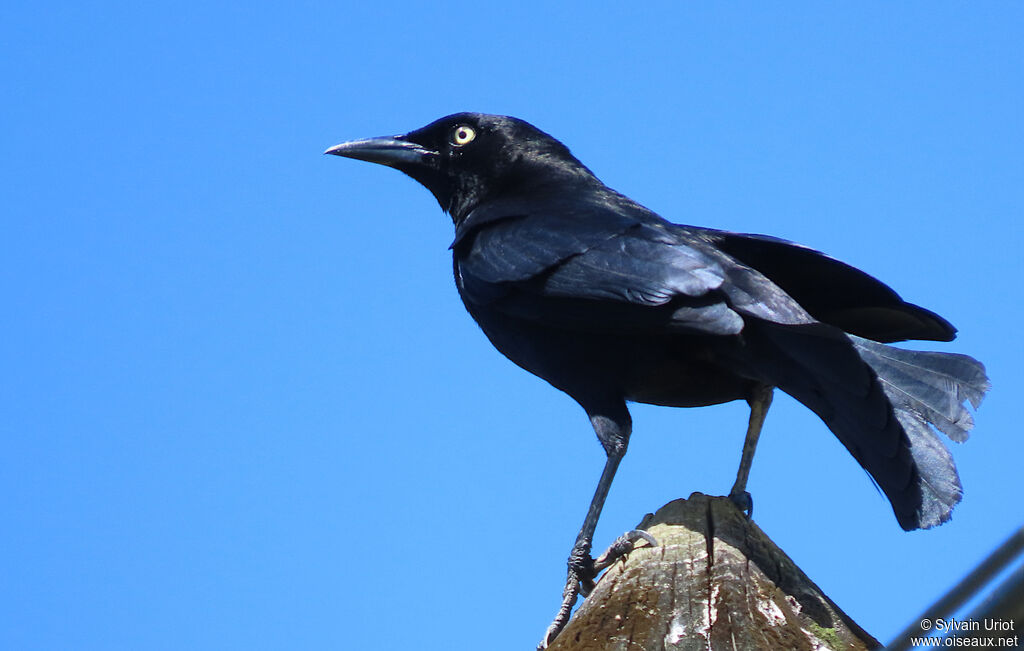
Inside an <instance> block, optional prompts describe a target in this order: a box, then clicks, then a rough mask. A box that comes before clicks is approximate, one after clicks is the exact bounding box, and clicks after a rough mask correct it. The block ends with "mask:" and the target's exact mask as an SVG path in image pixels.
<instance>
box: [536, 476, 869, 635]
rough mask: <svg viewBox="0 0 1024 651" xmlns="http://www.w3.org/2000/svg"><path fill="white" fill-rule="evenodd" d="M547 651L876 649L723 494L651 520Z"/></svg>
mask: <svg viewBox="0 0 1024 651" xmlns="http://www.w3.org/2000/svg"><path fill="white" fill-rule="evenodd" d="M639 528H641V529H644V530H645V531H648V532H650V533H651V535H653V536H654V537H655V538H656V539H657V540H658V543H659V544H658V546H657V547H650V546H648V545H647V543H645V542H641V543H639V544H640V545H641V546H639V547H637V549H635V550H633V551H632V552H631V553H630V554H629V555H628V556H627V557H625V558H624V559H623V560H620V561H618V562H616V563H615V564H614V565H612V566H611V567H610V568H608V570H607V571H606V572H605V574H604V575H603V576H602V577H601V580H600V581H599V582H598V584H597V587H596V588H595V589H594V591H593V592H592V593H591V595H590V596H589V597H588V598H587V599H586V600H585V601H584V602H583V604H582V605H581V606H580V608H579V610H578V611H577V612H576V614H575V615H574V616H573V618H572V621H570V622H569V625H568V626H567V627H566V628H565V630H564V631H562V633H561V635H559V636H558V638H557V639H555V641H554V643H552V645H551V646H550V647H549V648H550V650H551V651H570V650H571V651H619V650H622V651H626V650H631V651H633V650H637V649H643V650H644V651H660V650H663V649H664V650H666V651H667V650H675V649H687V650H689V649H701V650H707V649H712V650H717V649H730V650H732V649H740V650H744V649H751V650H757V651H762V650H765V649H767V650H771V649H787V650H788V649H794V650H800V649H806V650H808V651H811V650H815V649H823V648H824V649H843V650H847V649H875V648H879V647H880V646H881V645H880V644H879V643H878V641H877V640H875V639H874V638H873V637H871V636H870V635H868V634H867V633H866V632H864V630H863V629H861V628H860V627H859V626H857V624H856V623H854V621H853V620H851V619H850V618H849V617H847V616H846V614H845V613H843V611H841V610H840V609H839V607H838V606H836V605H835V604H834V603H832V600H831V599H829V598H828V597H826V596H825V595H824V594H822V592H821V590H819V589H818V586H816V585H814V583H813V582H812V581H811V580H810V579H808V578H807V576H806V575H805V574H804V573H803V572H801V571H800V569H799V568H798V567H797V566H796V565H795V564H794V563H793V561H791V560H790V559H789V557H788V556H786V554H784V553H783V552H782V550H781V549H779V548H778V547H776V546H775V544H774V543H773V542H772V541H771V540H769V539H768V536H766V535H765V534H764V532H763V531H761V529H760V528H759V527H758V526H757V525H756V524H754V523H753V522H752V521H750V520H749V519H747V517H746V516H745V515H744V514H743V513H742V512H741V511H740V510H739V509H738V508H736V506H734V505H733V503H732V502H730V501H729V500H728V498H725V497H709V496H707V495H703V494H701V493H694V494H693V495H691V496H690V498H689V499H687V500H676V501H674V502H670V503H668V504H666V505H665V506H663V507H662V508H661V509H660V510H659V511H658V512H657V513H655V514H654V515H648V516H647V517H646V518H644V521H643V522H641V523H640V526H639Z"/></svg>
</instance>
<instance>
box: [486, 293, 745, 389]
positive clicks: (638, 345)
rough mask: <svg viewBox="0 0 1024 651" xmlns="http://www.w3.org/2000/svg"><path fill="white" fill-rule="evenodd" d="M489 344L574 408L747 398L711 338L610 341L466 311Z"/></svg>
mask: <svg viewBox="0 0 1024 651" xmlns="http://www.w3.org/2000/svg"><path fill="white" fill-rule="evenodd" d="M471 313H472V314H473V316H474V318H475V319H476V320H477V322H478V323H479V324H480V326H481V327H482V329H483V330H484V332H485V333H486V334H487V336H488V338H489V339H490V340H491V343H493V344H494V346H495V347H496V348H497V349H498V350H500V351H501V352H502V353H504V354H505V356H506V357H508V358H509V359H511V360H512V361H513V362H515V363H516V364H518V365H519V366H520V367H522V368H524V369H526V370H527V371H529V372H531V373H533V374H534V375H537V376H539V377H541V378H543V379H545V380H547V381H548V382H550V383H551V384H552V385H554V386H555V387H557V388H559V389H561V390H562V391H565V392H566V393H568V394H569V395H571V396H573V397H574V398H577V399H578V400H579V399H580V398H581V397H582V396H585V395H588V394H594V393H599V394H602V395H618V396H621V397H622V398H624V399H626V400H630V401H633V402H642V403H647V404H653V405H662V406H666V407H702V406H706V405H715V404H720V403H723V402H730V401H732V400H739V399H744V398H746V397H747V396H749V395H750V393H751V390H752V387H753V386H754V385H755V384H756V383H755V382H754V381H753V380H751V379H749V378H746V377H743V376H740V375H738V374H736V373H735V372H733V371H732V370H731V369H730V368H729V366H728V365H726V364H725V363H724V362H723V361H722V359H721V357H720V356H719V354H718V353H719V352H720V350H721V349H722V348H723V347H728V346H731V345H734V343H732V342H731V338H729V337H718V336H679V335H673V336H664V337H659V336H654V337H649V336H643V337H638V336H635V335H625V336H616V335H610V334H594V333H580V332H568V331H564V330H557V329H549V328H544V327H542V326H537V325H536V324H529V323H524V322H522V321H517V320H515V319H509V318H501V319H493V320H492V319H491V318H489V317H491V316H492V315H491V314H489V313H487V312H486V311H475V310H471Z"/></svg>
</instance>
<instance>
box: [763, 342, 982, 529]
mask: <svg viewBox="0 0 1024 651" xmlns="http://www.w3.org/2000/svg"><path fill="white" fill-rule="evenodd" d="M749 334H750V340H749V341H750V344H751V345H757V346H760V345H766V346H770V347H771V349H772V352H771V353H770V354H769V355H767V356H766V358H767V359H771V360H773V363H772V365H771V367H765V368H761V369H759V370H758V371H755V372H758V373H759V375H760V376H761V377H762V378H763V379H764V381H766V382H769V381H770V382H771V383H773V384H774V385H775V386H778V387H779V388H780V389H782V390H783V391H785V392H787V393H789V394H790V395H792V396H793V397H794V398H796V399H797V400H799V401H800V402H802V403H803V404H804V405H806V406H807V407H808V408H810V409H811V410H812V411H814V412H815V413H817V414H818V416H819V417H821V419H822V420H823V421H825V424H827V425H828V427H829V429H831V430H832V432H833V433H835V435H836V437H837V438H838V439H839V440H840V441H841V442H842V443H843V445H844V446H846V449H847V450H849V451H850V453H851V454H852V455H853V456H854V458H855V459H857V461H858V462H859V463H860V465H861V466H862V467H863V468H864V469H865V470H866V471H867V472H868V474H869V475H871V478H872V480H873V481H874V482H875V483H876V485H877V486H878V487H879V488H880V489H881V490H882V492H883V493H885V495H886V497H888V499H889V503H890V504H891V505H892V508H893V512H894V513H895V515H896V519H897V520H898V521H899V523H900V526H901V527H903V528H904V529H907V530H911V529H919V528H925V529H927V528H930V527H934V526H936V525H939V524H942V523H943V522H945V521H947V520H949V518H950V515H951V513H952V510H953V507H954V506H955V505H956V504H957V503H958V502H959V501H960V498H961V496H962V494H963V490H962V488H961V485H960V478H959V476H958V475H957V471H956V465H955V464H954V463H953V458H952V456H951V455H950V453H949V451H948V450H947V449H946V447H945V445H943V443H942V441H941V439H940V438H939V437H938V435H937V434H936V433H935V431H934V430H933V429H932V427H933V426H934V428H936V429H938V430H939V431H942V432H943V433H945V434H946V435H947V436H949V438H951V439H952V440H954V441H964V440H966V439H967V436H968V432H969V430H970V429H971V427H972V426H973V419H972V418H971V415H970V413H968V411H967V410H966V408H965V407H964V404H963V403H964V402H965V401H966V402H970V403H971V405H972V406H974V407H975V408H976V407H977V406H978V405H979V404H980V403H981V400H982V398H983V396H984V394H985V392H986V391H987V390H988V388H989V382H988V378H987V377H986V376H985V368H984V366H982V365H981V363H979V362H978V361H976V360H974V359H972V358H970V357H967V356H966V355H956V354H951V353H936V352H920V351H912V350H904V349H901V348H894V347H892V346H888V345H885V344H880V343H878V342H875V341H871V340H868V339H862V338H860V337H857V336H854V335H846V334H844V333H842V332H841V331H839V330H837V329H835V328H831V327H828V326H823V325H821V324H817V325H815V326H809V327H808V326H803V327H791V326H790V327H766V328H763V329H758V330H757V331H756V332H755V331H753V329H751V331H750V332H749Z"/></svg>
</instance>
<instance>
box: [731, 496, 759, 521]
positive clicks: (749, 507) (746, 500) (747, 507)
mask: <svg viewBox="0 0 1024 651" xmlns="http://www.w3.org/2000/svg"><path fill="white" fill-rule="evenodd" d="M729 501H731V502H732V503H733V504H735V505H736V508H738V509H739V510H740V511H743V514H744V515H745V516H747V517H748V518H749V517H750V516H752V515H754V498H753V497H751V496H750V493H749V492H747V491H740V492H737V491H733V492H731V493H729Z"/></svg>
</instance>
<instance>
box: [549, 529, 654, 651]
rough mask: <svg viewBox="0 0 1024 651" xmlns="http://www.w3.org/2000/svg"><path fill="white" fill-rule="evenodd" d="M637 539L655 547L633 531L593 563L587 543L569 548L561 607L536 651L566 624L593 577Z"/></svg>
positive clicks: (644, 535) (650, 539)
mask: <svg viewBox="0 0 1024 651" xmlns="http://www.w3.org/2000/svg"><path fill="white" fill-rule="evenodd" d="M640 540H646V541H647V542H648V543H650V544H651V545H655V546H656V545H657V544H658V541H657V540H655V539H654V536H652V535H651V534H649V533H647V532H646V531H640V530H639V529H634V530H633V531H627V532H626V533H624V534H622V535H621V536H619V537H618V538H616V539H615V542H613V543H612V544H611V545H610V546H609V547H608V549H606V550H605V551H604V553H603V554H601V555H600V556H598V558H597V560H594V559H593V558H591V556H590V543H589V542H577V543H576V545H575V546H573V548H572V553H570V554H569V571H568V573H567V576H566V579H565V588H564V589H563V590H562V605H561V607H559V609H558V614H557V615H555V619H554V621H553V622H551V625H550V626H548V630H547V632H545V633H544V639H543V640H541V643H540V644H539V645H537V651H542V650H543V649H546V648H548V645H549V644H551V643H552V642H553V641H554V640H555V638H556V637H558V634H559V633H561V632H562V629H563V628H565V626H566V624H568V623H569V618H570V616H571V615H572V608H573V606H575V605H576V599H577V598H578V597H579V596H580V595H583V596H584V597H586V596H587V595H589V594H590V592H591V591H592V590H593V589H594V584H595V579H596V578H597V575H598V574H599V573H600V572H601V571H602V570H604V569H606V568H608V567H610V566H611V564H612V563H614V562H615V561H616V560H618V559H620V558H622V557H623V556H625V555H626V554H628V553H629V552H631V551H633V548H634V547H636V543H637V542H639V541H640Z"/></svg>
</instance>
